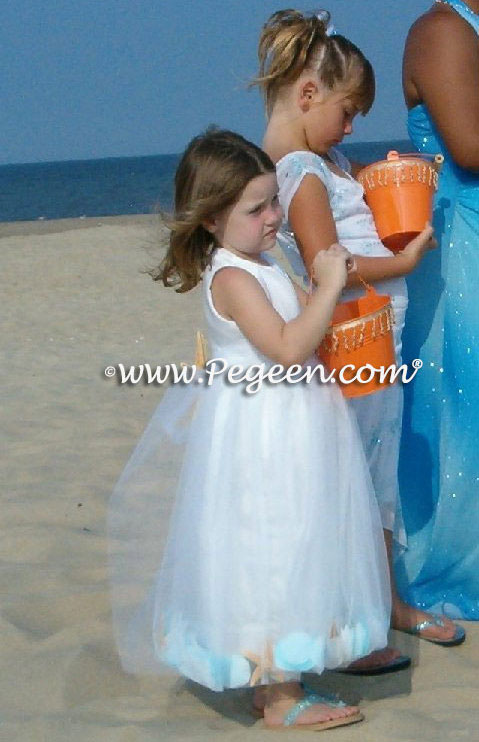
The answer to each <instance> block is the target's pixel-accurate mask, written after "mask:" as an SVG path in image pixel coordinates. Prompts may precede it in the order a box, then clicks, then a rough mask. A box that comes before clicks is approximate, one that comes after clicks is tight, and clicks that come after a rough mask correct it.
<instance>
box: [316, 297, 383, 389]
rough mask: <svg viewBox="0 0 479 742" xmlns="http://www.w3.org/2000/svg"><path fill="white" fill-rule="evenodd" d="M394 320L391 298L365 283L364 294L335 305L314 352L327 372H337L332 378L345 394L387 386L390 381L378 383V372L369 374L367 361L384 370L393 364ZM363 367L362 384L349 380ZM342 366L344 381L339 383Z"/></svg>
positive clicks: (379, 381)
mask: <svg viewBox="0 0 479 742" xmlns="http://www.w3.org/2000/svg"><path fill="white" fill-rule="evenodd" d="M393 323H394V315H393V310H392V306H391V298H390V297H389V296H381V295H380V294H377V293H376V291H375V289H374V288H373V287H372V286H368V285H367V284H366V293H365V295H364V296H361V297H360V298H359V299H354V300H353V301H348V302H345V303H344V304H338V305H337V307H336V309H335V311H334V314H333V318H332V320H331V324H330V326H329V329H328V331H327V332H326V335H325V336H324V338H323V341H322V343H321V345H320V346H319V348H318V351H317V355H318V358H319V360H320V361H321V362H322V363H324V365H325V366H326V367H327V368H328V370H329V371H330V372H332V371H333V370H334V371H336V373H335V377H334V378H335V379H336V382H337V383H339V384H340V386H341V389H342V392H343V394H344V396H345V397H362V396H365V395H366V394H372V393H373V392H378V391H380V390H381V389H384V388H385V387H387V386H389V384H390V381H388V380H385V381H383V382H381V380H380V372H379V371H376V372H375V373H374V374H372V371H371V369H370V368H369V367H368V366H367V364H370V366H373V367H374V368H375V369H381V368H385V369H387V368H388V367H389V366H391V365H394V364H395V363H396V356H395V352H394V339H393V332H392V326H393ZM345 366H348V368H347V369H346V368H345ZM349 366H352V367H353V368H349ZM362 367H366V368H365V369H364V371H362V372H361V376H360V378H362V380H363V381H364V383H361V382H360V381H358V380H354V381H350V380H351V379H352V378H353V377H354V375H355V373H356V371H357V370H358V369H360V368H362ZM341 369H343V371H342V374H341V376H342V377H343V379H344V381H345V382H346V383H342V382H341V377H340V375H339V372H340V371H341ZM348 382H350V383H348Z"/></svg>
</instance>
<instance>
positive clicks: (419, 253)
mask: <svg viewBox="0 0 479 742" xmlns="http://www.w3.org/2000/svg"><path fill="white" fill-rule="evenodd" d="M436 247H437V242H436V240H435V238H434V237H433V228H432V227H431V225H430V224H427V225H426V226H425V227H424V229H423V230H422V232H421V233H420V234H418V236H417V237H415V238H414V239H413V240H411V242H409V243H408V244H407V245H406V247H405V248H404V250H403V251H402V253H401V257H402V259H403V260H404V262H405V264H406V267H407V272H410V271H413V270H414V268H415V267H416V266H417V265H418V264H419V262H420V260H421V259H422V257H423V256H424V254H425V253H426V252H427V251H428V250H433V249H434V248H436Z"/></svg>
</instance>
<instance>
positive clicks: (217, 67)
mask: <svg viewBox="0 0 479 742" xmlns="http://www.w3.org/2000/svg"><path fill="white" fill-rule="evenodd" d="M430 4H431V3H430V2H427V0H397V2H381V0H329V2H328V4H327V5H326V6H325V7H326V8H327V9H328V10H330V12H331V13H332V16H333V22H334V24H335V26H336V28H337V30H338V31H340V32H341V33H343V34H344V35H345V36H349V37H350V38H351V39H352V40H353V41H354V42H355V43H356V44H357V45H358V46H359V47H360V48H361V49H362V50H363V51H364V53H365V54H366V56H367V57H369V59H370V60H371V62H372V63H373V66H374V68H375V71H376V76H377V89H378V92H377V98H376V102H375V104H374V107H373V109H372V111H371V113H370V114H369V115H368V116H367V117H366V118H364V119H362V118H361V119H360V120H359V121H358V123H357V124H356V126H355V132H354V134H353V136H352V137H351V140H350V141H373V140H381V139H391V138H403V137H405V136H406V128H405V119H406V113H405V108H404V104H403V99H402V92H401V55H402V48H403V44H404V40H405V37H406V33H407V29H408V27H409V25H410V24H411V22H412V21H413V20H414V18H415V17H417V16H418V15H420V14H421V13H422V12H424V11H425V10H426V9H427V8H428V7H429V6H430ZM282 7H283V8H284V7H288V3H284V4H283V5H281V3H278V2H277V0H264V2H261V0H238V1H236V0H233V1H231V2H227V1H226V0H225V1H224V2H218V1H217V0H196V1H195V0H75V1H72V0H69V1H68V2H66V1H65V0H15V2H12V3H5V4H4V6H3V9H2V19H1V24H0V64H1V69H2V74H1V76H0V93H1V99H0V162H1V163H13V162H36V161H48V160H68V159H80V158H93V157H115V156H127V155H146V154H162V153H171V152H179V151H181V150H182V149H183V147H184V146H185V144H186V143H187V141H188V140H189V139H190V138H191V137H192V136H194V135H195V134H197V133H198V132H199V131H201V130H202V129H203V128H205V127H206V126H207V125H208V124H209V123H217V124H219V125H220V126H225V127H228V128H232V129H235V130H237V131H239V132H241V133H242V134H244V135H245V136H247V137H249V138H250V139H253V140H254V141H256V142H260V141H261V136H262V130H263V126H264V117H263V109H262V103H261V100H260V96H259V93H258V91H257V90H252V91H248V90H247V89H246V86H247V81H248V80H249V79H250V78H251V77H252V76H253V75H254V73H255V71H256V45H257V40H258V35H259V32H260V29H261V26H262V24H263V23H264V21H265V20H266V19H267V18H268V16H269V15H270V14H271V13H272V12H273V11H275V10H278V9H280V8H282ZM293 7H295V6H294V4H293ZM296 7H300V8H301V9H305V8H307V6H296ZM313 7H314V6H313ZM317 7H319V8H321V7H323V6H321V5H319V6H317Z"/></svg>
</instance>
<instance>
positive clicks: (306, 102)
mask: <svg viewBox="0 0 479 742" xmlns="http://www.w3.org/2000/svg"><path fill="white" fill-rule="evenodd" d="M318 92H319V88H318V84H317V83H316V82H315V81H314V80H313V79H311V78H308V79H306V80H304V81H303V83H302V84H301V87H300V89H299V107H300V108H301V110H302V111H303V113H307V112H308V111H309V109H310V108H311V104H312V103H313V101H314V100H315V98H316V96H317V94H318Z"/></svg>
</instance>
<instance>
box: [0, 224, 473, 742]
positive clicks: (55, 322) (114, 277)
mask: <svg viewBox="0 0 479 742" xmlns="http://www.w3.org/2000/svg"><path fill="white" fill-rule="evenodd" d="M158 240H159V227H158V223H157V219H156V217H150V216H144V217H142V216H139V217H122V218H105V219H98V218H95V219H80V220H59V221H55V222H34V223H21V224H20V223H16V224H4V225H0V255H1V276H0V277H1V282H2V295H3V296H4V301H3V307H4V308H3V312H2V316H1V324H2V329H3V343H2V351H1V353H2V357H3V358H2V360H3V363H2V370H3V376H2V392H3V404H2V408H3V425H2V430H3V438H4V445H3V448H4V451H5V454H6V455H5V456H4V458H3V463H2V467H3V471H2V481H3V482H4V484H5V486H4V493H3V503H2V539H1V546H0V553H1V559H2V571H1V596H2V598H1V601H2V602H1V611H0V632H1V642H0V659H1V670H2V671H1V676H0V740H2V742H3V741H5V742H7V741H8V742H15V741H16V740H21V741H22V742H40V741H41V742H43V741H44V740H45V742H47V741H48V742H57V740H68V741H69V742H80V741H81V742H150V741H151V742H152V741H153V740H155V741H157V740H198V741H203V740H205V741H206V740H211V739H218V740H220V739H221V740H225V742H233V741H236V740H237V741H238V742H239V741H240V740H244V738H245V737H248V738H251V739H253V738H254V739H265V740H271V739H272V734H271V732H266V731H264V730H263V729H262V727H261V722H257V721H255V720H254V719H253V718H252V717H250V716H249V714H248V704H249V700H250V692H249V691H235V692H229V693H226V694H220V695H218V694H214V693H210V692H208V691H206V690H204V689H201V688H199V687H198V686H195V685H193V684H192V683H188V682H185V681H183V680H181V679H175V678H171V677H168V676H164V677H161V678H149V677H133V676H129V675H126V674H125V673H124V672H123V671H122V669H121V667H120V664H119V660H118V658H117V654H116V650H115V646H114V641H113V636H112V628H111V614H110V603H109V589H108V575H107V541H106V534H105V520H106V518H105V516H106V508H107V503H108V498H109V495H110V493H111V490H112V488H113V485H114V484H115V481H116V479H117V478H118V476H119V474H120V473H121V470H122V467H123V465H124V464H125V462H126V460H127V458H128V455H129V453H130V451H131V449H132V447H133V446H134V444H135V442H136V440H137V439H138V437H139V435H140V433H141V432H142V430H143V429H144V427H145V425H146V423H147V421H148V419H149V417H150V415H151V413H152V411H153V410H154V408H155V406H156V405H157V404H158V401H159V399H160V398H161V395H162V390H161V388H159V387H157V386H145V385H137V386H129V385H124V386H121V385H119V384H118V383H117V382H116V381H115V379H107V378H106V377H105V375H104V369H105V367H107V366H110V365H115V364H117V363H119V362H123V363H125V364H138V363H144V362H149V363H151V364H152V365H155V366H156V365H159V364H165V363H173V362H175V363H179V362H181V361H190V360H192V358H193V354H194V336H195V331H196V329H197V328H198V327H199V326H200V325H201V320H200V319H199V317H200V315H201V312H200V307H201V301H200V292H199V291H198V290H195V291H193V292H190V293H189V294H186V295H182V296H180V295H177V294H176V293H175V292H174V291H173V290H172V289H170V290H167V289H165V288H163V287H160V286H159V285H158V284H155V283H154V282H153V281H151V279H150V278H149V277H148V276H146V275H144V273H143V272H142V271H143V270H144V269H145V268H146V267H149V266H151V265H152V264H154V259H153V258H152V257H151V256H150V255H149V252H148V251H152V250H153V248H154V247H155V245H156V244H157V243H158ZM164 527H165V526H164V524H162V528H164ZM319 567H320V565H318V568H319ZM467 629H468V639H467V642H466V644H465V645H463V646H462V647H459V648H454V649H444V648H442V647H436V646H434V645H432V644H427V643H426V642H420V641H418V640H416V639H413V638H412V637H406V636H404V635H398V634H394V633H393V636H392V638H393V641H394V642H395V643H396V645H398V646H400V648H401V649H402V650H404V651H405V652H408V653H410V654H411V655H412V656H413V660H414V667H413V668H412V670H407V671H403V672H401V673H396V674H394V675H389V676H384V677H377V678H363V679H360V678H352V677H343V676H340V675H336V674H332V673H330V674H327V675H325V676H324V677H322V678H321V679H319V680H316V679H314V678H313V679H312V682H313V684H315V685H316V686H317V687H319V688H329V689H335V690H338V691H340V692H341V693H342V694H343V695H345V696H346V697H347V698H348V699H350V700H352V701H358V700H359V701H361V706H362V710H363V711H364V713H365V715H366V721H365V722H363V723H362V724H360V725H357V726H353V727H349V728H343V729H338V730H335V731H334V732H332V733H331V734H333V735H334V739H335V740H336V741H337V742H346V741H349V740H351V741H352V740H356V741H357V742H360V741H366V740H367V742H386V741H387V742H394V741H395V740H398V741H399V740H400V741H401V742H409V741H411V742H412V741H413V740H414V742H416V740H421V742H433V741H434V742H443V741H444V740H454V741H455V742H456V741H457V740H462V739H468V740H476V739H479V731H478V730H479V702H478V699H479V625H477V624H468V625H467ZM293 737H294V738H296V733H295V732H285V733H284V734H283V735H282V739H284V740H287V739H289V738H291V739H292V738H293ZM327 738H328V739H329V736H328V737H327Z"/></svg>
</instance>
